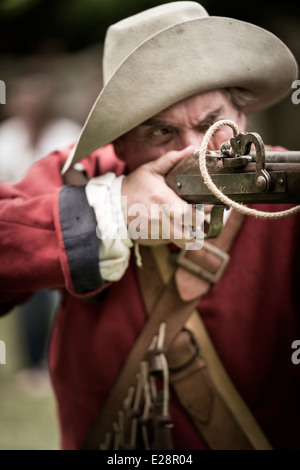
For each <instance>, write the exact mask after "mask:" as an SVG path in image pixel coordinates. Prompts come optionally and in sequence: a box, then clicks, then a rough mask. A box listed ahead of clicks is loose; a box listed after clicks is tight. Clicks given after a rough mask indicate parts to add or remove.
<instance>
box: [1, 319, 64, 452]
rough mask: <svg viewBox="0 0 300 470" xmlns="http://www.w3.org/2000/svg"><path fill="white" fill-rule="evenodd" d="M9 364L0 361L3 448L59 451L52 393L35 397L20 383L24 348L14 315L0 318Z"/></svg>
mask: <svg viewBox="0 0 300 470" xmlns="http://www.w3.org/2000/svg"><path fill="white" fill-rule="evenodd" d="M0 340H2V341H4V342H5V345H6V364H0V450H58V449H59V448H60V447H59V446H60V444H59V429H58V420H57V414H56V405H55V399H54V395H53V392H52V391H51V389H50V390H48V392H47V393H44V394H43V395H42V396H34V395H33V394H30V393H28V390H27V389H26V388H25V387H23V386H22V384H20V381H19V380H18V377H19V375H18V372H19V370H20V369H22V366H23V365H24V348H23V347H22V343H21V341H20V336H19V334H18V328H17V321H16V317H15V316H14V315H13V314H10V315H8V316H7V317H4V318H0Z"/></svg>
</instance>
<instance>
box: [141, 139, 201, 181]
mask: <svg viewBox="0 0 300 470" xmlns="http://www.w3.org/2000/svg"><path fill="white" fill-rule="evenodd" d="M195 150H196V148H195V147H194V146H193V145H190V146H189V147H186V148H185V149H183V150H173V151H171V152H168V153H166V154H165V155H163V156H162V157H160V158H158V159H157V160H155V161H153V162H150V163H148V165H149V166H150V167H151V169H152V171H154V172H155V173H157V174H159V175H165V174H166V173H168V171H170V170H171V168H173V166H174V165H176V163H178V162H179V161H180V160H182V159H183V158H186V157H188V156H189V155H192V154H193V153H194V152H195Z"/></svg>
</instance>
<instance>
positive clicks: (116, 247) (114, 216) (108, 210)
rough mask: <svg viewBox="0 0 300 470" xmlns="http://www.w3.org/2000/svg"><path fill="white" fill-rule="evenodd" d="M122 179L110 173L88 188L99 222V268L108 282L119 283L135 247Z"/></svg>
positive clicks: (94, 181)
mask: <svg viewBox="0 0 300 470" xmlns="http://www.w3.org/2000/svg"><path fill="white" fill-rule="evenodd" d="M123 178H124V176H119V177H116V175H115V174H114V173H111V172H109V173H106V174H105V175H103V176H98V177H96V178H92V179H90V180H89V182H88V183H87V185H86V196H87V199H88V203H89V205H90V206H91V207H93V209H94V211H95V215H96V220H97V236H98V238H99V269H100V272H101V276H102V278H103V279H104V280H106V281H118V280H119V279H120V278H121V277H122V276H123V274H124V273H125V271H126V269H127V267H128V264H129V258H130V248H131V247H132V246H133V243H132V241H131V239H130V237H129V235H128V231H127V226H126V224H125V221H124V216H123V211H122V205H121V187H122V180H123Z"/></svg>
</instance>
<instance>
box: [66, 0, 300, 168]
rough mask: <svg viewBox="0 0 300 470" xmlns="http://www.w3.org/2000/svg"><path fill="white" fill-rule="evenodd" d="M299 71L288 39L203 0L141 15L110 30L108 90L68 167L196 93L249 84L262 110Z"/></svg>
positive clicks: (106, 46) (256, 106) (105, 79)
mask: <svg viewBox="0 0 300 470" xmlns="http://www.w3.org/2000/svg"><path fill="white" fill-rule="evenodd" d="M297 75H298V67H297V63H296V61H295V58H294V56H293V55H292V53H291V52H290V50H289V49H288V48H287V47H286V46H285V44H283V42H282V41H281V40H280V39H278V38H277V37H276V36H274V34H272V33H270V32H269V31H266V30H265V29H262V28H260V27H258V26H255V25H253V24H249V23H246V22H244V21H239V20H236V19H232V18H225V17H216V16H209V15H208V13H207V12H206V10H205V9H204V8H203V7H202V6H201V5H200V4H199V3H196V2H173V3H167V4H164V5H160V6H157V7H154V8H151V9H149V10H146V11H144V12H142V13H138V14H137V15H134V16H132V17H129V18H127V19H125V20H122V21H120V22H118V23H116V24H114V25H112V26H110V28H109V29H108V31H107V34H106V39H105V44H104V54H103V88H102V91H101V93H100V94H99V96H98V98H97V99H96V102H95V104H94V106H93V107H92V110H91V111H90V114H89V116H88V118H87V120H86V122H85V124H84V127H83V129H82V132H81V135H80V137H79V140H78V142H77V145H76V146H75V147H74V148H73V151H72V153H71V154H70V155H69V158H68V159H67V161H66V164H65V166H64V168H63V172H65V171H66V170H67V169H68V168H70V167H71V166H72V165H73V164H74V163H75V162H78V161H79V160H80V159H82V158H83V157H86V156H87V155H89V154H90V153H91V152H93V151H94V150H96V149H97V148H99V147H101V146H103V145H105V144H107V143H109V142H112V141H114V140H115V139H117V138H118V137H120V136H121V135H123V134H124V133H126V132H128V131H129V130H131V129H133V128H134V127H136V126H138V125H139V124H141V123H142V122H143V121H145V120H147V119H149V118H150V117H152V116H154V115H155V114H157V113H159V112H160V111H162V110H163V109H165V108H167V107H169V106H171V105H173V104H174V103H176V102H178V101H180V100H182V99H184V98H187V97H188V96H192V95H194V94H197V93H202V92H206V91H210V90H215V89H221V88H226V87H241V88H245V89H247V90H249V91H250V92H252V94H253V95H254V97H255V98H256V99H255V101H254V104H253V105H252V106H251V108H250V107H249V108H248V109H246V111H247V112H254V111H259V110H262V109H264V108H266V107H268V106H271V105H273V104H275V103H276V102H278V101H279V100H281V99H282V98H284V97H285V96H286V95H287V94H288V92H289V91H290V90H291V85H292V82H293V81H294V80H295V79H296V78H297Z"/></svg>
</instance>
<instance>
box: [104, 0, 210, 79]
mask: <svg viewBox="0 0 300 470" xmlns="http://www.w3.org/2000/svg"><path fill="white" fill-rule="evenodd" d="M207 16H208V13H207V11H206V10H205V8H203V7H202V6H201V5H200V4H199V3H196V2H172V3H167V4H164V5H159V6H157V7H154V8H150V9H149V10H146V11H143V12H141V13H137V14H136V15H133V16H130V17H129V18H126V19H124V20H121V21H119V22H118V23H115V24H114V25H112V26H110V27H109V28H108V30H107V34H106V38H105V44H104V53H103V82H104V85H105V84H106V83H107V82H108V81H109V79H110V77H111V76H112V74H113V73H114V72H115V71H116V69H117V68H118V67H119V65H120V64H121V63H122V62H123V61H124V60H125V59H126V57H128V56H129V55H130V53H131V52H133V51H134V50H135V49H136V48H137V47H138V46H139V45H141V44H142V43H143V42H145V41H147V40H148V39H149V38H150V37H152V36H154V35H155V34H157V33H159V32H160V31H163V30H164V29H166V28H169V27H171V26H174V25H177V24H180V23H184V22H186V21H191V20H194V19H199V18H205V17H207Z"/></svg>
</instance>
